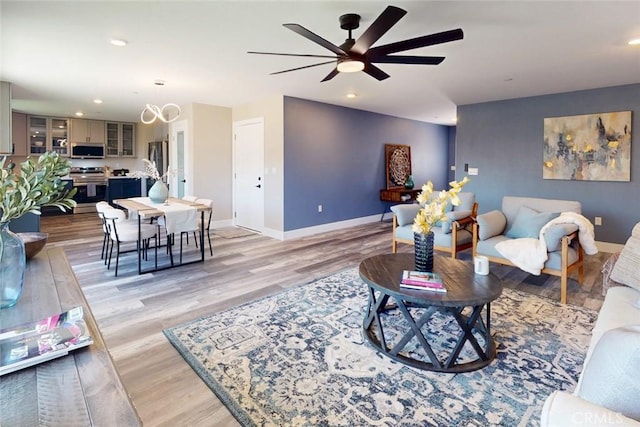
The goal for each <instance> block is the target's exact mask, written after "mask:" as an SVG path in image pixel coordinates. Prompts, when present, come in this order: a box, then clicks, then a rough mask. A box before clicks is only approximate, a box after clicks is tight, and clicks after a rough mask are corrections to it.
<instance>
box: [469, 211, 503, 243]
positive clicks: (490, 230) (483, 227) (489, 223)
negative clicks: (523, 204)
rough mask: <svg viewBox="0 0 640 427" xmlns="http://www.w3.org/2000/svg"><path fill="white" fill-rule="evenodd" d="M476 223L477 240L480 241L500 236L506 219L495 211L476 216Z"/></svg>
mask: <svg viewBox="0 0 640 427" xmlns="http://www.w3.org/2000/svg"><path fill="white" fill-rule="evenodd" d="M476 221H477V222H478V238H479V239H480V240H486V239H488V238H490V237H493V236H498V235H500V234H502V232H503V231H504V227H505V226H506V225H507V218H506V217H505V216H504V214H503V213H502V212H500V211H497V210H496V211H490V212H487V213H484V214H482V215H478V216H477V217H476Z"/></svg>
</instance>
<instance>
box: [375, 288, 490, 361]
mask: <svg viewBox="0 0 640 427" xmlns="http://www.w3.org/2000/svg"><path fill="white" fill-rule="evenodd" d="M390 297H391V296H390V295H387V294H384V293H382V292H380V291H377V292H376V290H375V289H374V288H372V287H369V304H368V307H367V313H366V315H365V319H364V323H363V330H364V336H365V337H366V338H367V340H368V341H369V342H370V343H371V344H372V345H373V346H374V347H375V348H377V349H378V350H379V351H380V352H381V353H382V354H383V355H385V356H387V357H390V358H391V359H393V360H396V361H398V362H400V363H403V364H405V365H408V366H411V367H414V368H417V369H424V370H429V371H435V372H447V373H458V372H469V371H475V370H477V369H480V368H483V367H485V366H487V365H488V364H490V363H491V361H492V360H493V359H494V358H495V356H496V347H495V343H494V341H493V338H492V337H491V330H490V326H491V324H490V319H491V304H490V303H486V304H481V305H476V306H469V308H470V309H471V313H470V314H466V315H465V314H463V311H464V309H465V308H466V307H441V306H433V305H425V306H422V305H419V304H416V303H415V302H407V301H404V300H402V299H400V298H397V297H393V298H394V300H395V303H394V304H389V299H390ZM409 308H420V309H421V310H414V311H415V312H416V314H417V316H416V317H417V318H415V319H414V317H413V316H412V315H411V313H410V311H409ZM485 308H486V310H484V311H485V313H486V321H483V319H482V311H483V309H485ZM393 310H399V311H400V312H401V313H402V315H403V317H404V319H405V320H406V322H407V324H408V326H409V330H408V331H407V332H406V333H405V335H404V336H403V337H401V338H400V340H398V341H397V342H394V343H390V342H388V339H389V338H388V337H387V336H385V329H386V328H385V322H384V317H385V316H387V313H388V312H390V311H393ZM436 312H439V313H442V314H446V315H447V316H450V317H451V318H453V319H454V320H455V321H456V323H457V325H458V326H459V328H460V332H459V333H458V337H457V342H456V345H455V346H454V348H453V350H452V351H451V353H450V354H449V355H448V356H447V357H446V358H443V359H444V360H441V359H440V358H438V356H437V355H436V354H435V352H434V350H433V348H432V345H431V344H430V343H429V340H428V339H427V338H428V337H426V336H425V335H424V333H423V332H422V330H421V329H422V327H423V326H424V325H425V324H427V323H428V322H429V321H430V320H431V317H432V316H433V315H434V314H435V313H436ZM394 331H395V330H394ZM474 331H475V332H476V334H479V335H480V337H481V338H482V341H484V348H483V346H481V345H480V343H478V340H477V339H476V336H475V335H474V333H473V332H474ZM396 332H397V331H396ZM414 337H415V338H416V339H417V341H418V343H419V349H416V350H424V353H425V356H426V357H425V359H424V360H420V359H415V358H412V357H409V356H407V355H406V353H405V354H402V353H401V352H402V350H403V349H404V348H405V347H406V345H407V344H408V343H409V342H410V341H412V339H413V338H414ZM466 343H469V344H470V345H471V347H472V348H473V349H474V350H475V353H476V354H477V355H478V358H477V359H475V360H470V361H466V362H463V363H456V361H457V359H458V356H459V355H460V352H461V351H462V349H463V348H464V347H465V344H466Z"/></svg>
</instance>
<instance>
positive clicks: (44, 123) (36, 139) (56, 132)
mask: <svg viewBox="0 0 640 427" xmlns="http://www.w3.org/2000/svg"><path fill="white" fill-rule="evenodd" d="M68 123H69V122H68V120H67V119H62V118H57V117H42V116H29V119H28V124H29V131H28V136H27V137H28V138H29V143H28V144H29V155H36V156H37V155H40V154H44V153H45V152H47V151H55V152H56V153H58V154H60V155H61V156H67V155H68V147H69V144H68V129H69V126H68Z"/></svg>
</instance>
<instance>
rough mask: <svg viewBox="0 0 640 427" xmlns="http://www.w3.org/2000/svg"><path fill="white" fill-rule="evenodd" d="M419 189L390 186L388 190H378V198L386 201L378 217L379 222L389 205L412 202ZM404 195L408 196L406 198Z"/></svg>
mask: <svg viewBox="0 0 640 427" xmlns="http://www.w3.org/2000/svg"><path fill="white" fill-rule="evenodd" d="M421 191H422V190H421V189H414V188H412V189H408V188H401V187H400V188H391V189H388V190H380V200H381V201H383V202H387V203H386V205H385V207H384V209H383V211H382V216H381V217H380V222H382V221H383V220H384V214H385V213H387V211H388V210H389V207H390V205H391V204H392V203H393V204H398V203H414V202H415V201H416V197H417V196H418V194H420V192H421ZM406 196H409V197H408V198H407V197H406Z"/></svg>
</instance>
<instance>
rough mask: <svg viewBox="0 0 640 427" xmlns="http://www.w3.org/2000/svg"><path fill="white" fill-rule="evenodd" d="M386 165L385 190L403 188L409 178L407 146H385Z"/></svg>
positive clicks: (409, 158) (409, 152) (408, 149)
mask: <svg viewBox="0 0 640 427" xmlns="http://www.w3.org/2000/svg"><path fill="white" fill-rule="evenodd" d="M384 152H385V159H386V163H387V190H391V189H393V188H404V185H405V182H407V178H409V176H411V147H410V146H408V145H396V144H385V145H384Z"/></svg>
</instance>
